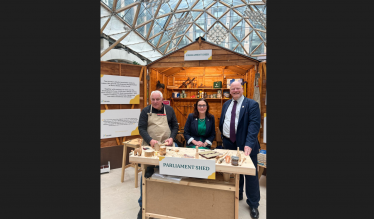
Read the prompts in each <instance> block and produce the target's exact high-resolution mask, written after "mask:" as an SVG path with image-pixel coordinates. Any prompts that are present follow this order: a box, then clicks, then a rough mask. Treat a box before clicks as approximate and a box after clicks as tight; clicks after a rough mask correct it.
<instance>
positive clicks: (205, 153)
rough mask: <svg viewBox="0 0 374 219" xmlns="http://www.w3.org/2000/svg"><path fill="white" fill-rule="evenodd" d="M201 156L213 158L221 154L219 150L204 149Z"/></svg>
mask: <svg viewBox="0 0 374 219" xmlns="http://www.w3.org/2000/svg"><path fill="white" fill-rule="evenodd" d="M199 155H200V156H202V157H204V158H206V159H212V158H215V157H218V156H219V153H218V152H217V151H203V152H200V153H199Z"/></svg>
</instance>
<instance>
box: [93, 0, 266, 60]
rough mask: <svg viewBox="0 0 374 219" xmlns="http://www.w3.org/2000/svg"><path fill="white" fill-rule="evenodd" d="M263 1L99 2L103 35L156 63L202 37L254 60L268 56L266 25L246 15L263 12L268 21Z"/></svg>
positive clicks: (167, 0)
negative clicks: (261, 56) (264, 55)
mask: <svg viewBox="0 0 374 219" xmlns="http://www.w3.org/2000/svg"><path fill="white" fill-rule="evenodd" d="M265 2H266V1H258V0H257V1H252V0H101V6H100V7H101V15H100V16H101V33H104V34H106V35H108V36H109V37H110V38H112V39H114V40H116V41H118V40H120V43H121V44H123V45H125V46H127V47H129V48H130V49H132V50H134V51H136V52H138V53H139V54H141V55H143V56H144V57H146V58H148V59H150V60H152V61H154V60H156V59H158V58H160V57H162V56H164V55H165V54H168V53H170V52H172V51H174V50H177V49H178V48H181V47H183V46H186V45H187V44H190V43H192V42H194V41H195V39H196V38H198V37H199V36H202V37H204V38H205V39H206V41H208V42H211V43H214V44H217V45H219V46H222V47H225V48H227V49H230V50H233V51H235V52H238V53H241V54H243V55H247V56H250V57H252V58H256V56H259V55H263V54H266V24H265V23H264V22H258V20H257V19H254V17H253V16H250V15H249V13H248V11H249V12H253V13H259V12H262V14H263V15H264V17H266V4H265ZM264 20H265V19H264ZM214 33H215V34H214Z"/></svg>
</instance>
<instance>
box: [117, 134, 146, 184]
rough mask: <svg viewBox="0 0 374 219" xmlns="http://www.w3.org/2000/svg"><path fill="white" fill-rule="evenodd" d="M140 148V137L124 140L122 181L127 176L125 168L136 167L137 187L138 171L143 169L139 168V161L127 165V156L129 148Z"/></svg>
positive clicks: (136, 181)
mask: <svg viewBox="0 0 374 219" xmlns="http://www.w3.org/2000/svg"><path fill="white" fill-rule="evenodd" d="M128 147H130V148H134V149H135V148H138V147H139V144H138V139H137V138H136V139H131V140H128V141H124V142H123V157H122V173H121V182H123V181H124V178H125V169H126V168H128V167H134V168H135V188H138V173H139V172H140V171H141V169H139V168H138V164H137V163H131V164H128V165H126V156H127V153H128V152H127V148H128Z"/></svg>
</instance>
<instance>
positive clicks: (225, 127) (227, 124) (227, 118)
mask: <svg viewBox="0 0 374 219" xmlns="http://www.w3.org/2000/svg"><path fill="white" fill-rule="evenodd" d="M243 100H244V96H243V95H242V96H241V97H240V98H239V99H238V100H237V101H238V103H237V104H236V112H235V134H236V130H237V128H238V122H239V115H240V114H239V113H240V109H241V107H242V103H243ZM234 101H235V100H234V99H232V101H231V103H230V105H229V107H228V108H227V111H226V114H225V120H224V122H223V133H222V134H223V136H225V137H226V138H230V122H231V111H232V107H233V106H234Z"/></svg>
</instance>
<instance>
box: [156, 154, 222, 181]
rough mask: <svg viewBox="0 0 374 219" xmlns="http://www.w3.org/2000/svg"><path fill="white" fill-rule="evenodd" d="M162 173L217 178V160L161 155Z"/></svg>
mask: <svg viewBox="0 0 374 219" xmlns="http://www.w3.org/2000/svg"><path fill="white" fill-rule="evenodd" d="M159 161H160V162H159V168H160V174H166V175H174V176H187V177H195V178H203V179H215V178H216V162H215V161H216V160H215V159H211V160H203V159H201V160H200V159H191V158H179V157H162V156H161V157H159Z"/></svg>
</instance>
